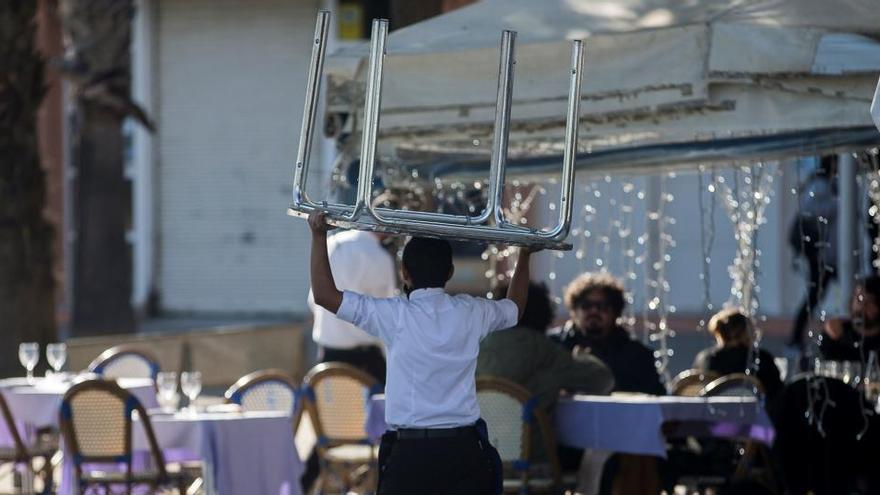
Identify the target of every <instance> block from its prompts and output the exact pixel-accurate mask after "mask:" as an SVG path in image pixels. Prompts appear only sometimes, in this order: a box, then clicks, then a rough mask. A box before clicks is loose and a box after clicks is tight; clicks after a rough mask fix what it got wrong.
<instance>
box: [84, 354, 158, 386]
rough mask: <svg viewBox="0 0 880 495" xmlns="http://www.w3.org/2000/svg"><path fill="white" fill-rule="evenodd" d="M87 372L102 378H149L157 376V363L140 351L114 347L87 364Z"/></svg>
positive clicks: (151, 356) (150, 355)
mask: <svg viewBox="0 0 880 495" xmlns="http://www.w3.org/2000/svg"><path fill="white" fill-rule="evenodd" d="M89 370H90V371H93V372H95V373H97V374H99V375H101V376H102V377H104V378H107V379H114V378H150V379H152V380H155V379H156V375H158V374H159V370H160V368H159V361H158V360H157V359H156V357H155V356H153V355H152V354H150V353H149V352H146V351H144V350H141V349H134V348H132V347H129V346H116V347H111V348H110V349H107V350H106V351H104V352H102V353H101V355H100V356H98V357H97V358H95V360H94V361H92V363H91V364H89Z"/></svg>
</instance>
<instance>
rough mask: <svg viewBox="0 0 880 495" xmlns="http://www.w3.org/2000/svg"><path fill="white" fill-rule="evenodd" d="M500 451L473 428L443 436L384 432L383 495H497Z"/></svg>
mask: <svg viewBox="0 0 880 495" xmlns="http://www.w3.org/2000/svg"><path fill="white" fill-rule="evenodd" d="M498 460H499V459H498V453H497V451H496V450H495V449H494V448H493V447H492V446H491V445H490V444H489V442H487V441H485V440H484V439H483V438H481V436H480V435H479V434H478V433H477V430H476V428H473V427H471V428H470V429H469V430H467V431H466V432H464V433H463V434H460V435H457V436H449V437H439V438H431V437H429V438H397V432H394V431H389V432H386V433H385V434H384V435H382V443H381V445H380V447H379V490H378V493H379V495H411V494H415V493H419V494H426V495H427V494H436V495H493V494H495V493H499V491H498V488H499V487H498V484H499V483H497V482H498V475H499V474H500V473H499V472H497V471H496V469H497V468H496V466H497V464H498Z"/></svg>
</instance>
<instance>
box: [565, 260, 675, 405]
mask: <svg viewBox="0 0 880 495" xmlns="http://www.w3.org/2000/svg"><path fill="white" fill-rule="evenodd" d="M564 301H565V307H566V308H567V309H568V314H569V319H568V321H566V322H565V324H564V325H562V326H560V327H557V328H554V329H552V330H550V333H549V334H550V337H551V338H552V339H553V340H555V341H557V342H558V343H559V344H561V345H562V346H563V347H565V348H566V349H568V350H569V351H571V352H572V353H573V354H574V355H578V354H580V353H583V352H589V353H591V354H593V355H594V356H596V357H597V358H599V359H601V360H602V361H603V362H604V363H605V364H606V365H607V366H608V367H609V368H611V373H612V374H613V375H614V383H615V387H614V390H615V391H619V392H639V393H644V394H652V395H666V388H665V387H664V386H663V384H662V383H661V382H660V375H658V374H657V368H656V367H655V366H654V353H653V351H652V350H651V349H649V348H648V347H646V346H645V345H643V344H642V343H640V342H638V341H636V340H633V338H632V336H631V335H630V333H629V332H628V331H627V330H626V329H625V328H623V327H622V326H621V325H620V324H619V320H620V317H621V315H622V314H623V309H624V307H626V299H625V297H624V289H623V284H622V283H621V282H620V281H619V280H617V279H616V278H614V277H613V276H611V275H609V274H607V273H590V272H588V273H584V274H581V275H580V276H579V277H577V278H576V279H574V280H573V281H572V282H571V283H570V284H569V285H568V287H566V289H565V297H564Z"/></svg>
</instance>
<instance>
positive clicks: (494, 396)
mask: <svg viewBox="0 0 880 495" xmlns="http://www.w3.org/2000/svg"><path fill="white" fill-rule="evenodd" d="M477 401H478V402H479V404H480V413H481V414H482V417H483V419H484V420H485V421H486V424H487V425H488V427H489V441H490V442H491V443H492V445H493V446H494V447H495V448H496V449H498V454H499V455H500V456H501V462H502V465H503V468H504V473H505V476H504V493H521V494H526V493H557V492H560V491H561V488H562V477H561V475H560V470H559V459H558V457H557V454H556V440H555V438H556V437H555V435H556V434H555V432H554V430H553V429H552V428H551V427H550V424H551V423H550V420H549V419H548V416H547V414H546V412H545V411H544V410H543V409H542V408H540V407H538V405H537V401H536V399H535V398H534V397H533V396H532V394H530V393H529V391H528V390H526V389H525V388H524V387H523V386H522V385H519V384H517V383H514V382H512V381H510V380H506V379H503V378H498V377H493V376H480V377H477ZM538 431H540V433H541V435H540V438H541V440H542V441H543V447H544V451H545V452H546V454H547V460H548V465H545V466H539V465H535V464H534V463H533V462H532V454H533V453H534V448H533V445H534V444H535V441H536V439H537V438H538V436H537V435H536V433H537V432H538ZM541 468H544V469H541Z"/></svg>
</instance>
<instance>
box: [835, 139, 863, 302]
mask: <svg viewBox="0 0 880 495" xmlns="http://www.w3.org/2000/svg"><path fill="white" fill-rule="evenodd" d="M837 163H838V165H839V166H838V167H837V181H838V196H837V201H838V206H839V208H838V212H837V242H838V246H839V247H840V249H838V250H837V269H838V273H837V280H838V282H839V283H840V311H841V312H842V313H848V312H849V305H850V298H851V297H852V292H853V287H854V285H855V276H856V275H857V266H856V264H857V257H856V254H857V251H856V246H857V244H856V242H857V241H856V234H857V231H858V228H859V227H858V226H859V223H860V222H859V221H858V211H857V209H856V208H857V207H858V193H857V190H858V187H857V185H856V173H857V170H856V167H857V165H856V160H855V158H854V157H853V154H852V153H841V154H840V155H838V161H837Z"/></svg>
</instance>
